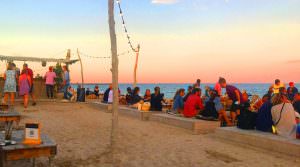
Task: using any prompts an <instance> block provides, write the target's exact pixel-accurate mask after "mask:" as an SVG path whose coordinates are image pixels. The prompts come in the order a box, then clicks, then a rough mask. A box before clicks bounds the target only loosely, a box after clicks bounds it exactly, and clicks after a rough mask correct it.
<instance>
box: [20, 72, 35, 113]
mask: <svg viewBox="0 0 300 167" xmlns="http://www.w3.org/2000/svg"><path fill="white" fill-rule="evenodd" d="M31 86H32V80H31V77H30V76H29V75H28V72H27V70H22V73H21V75H20V77H19V94H20V96H23V98H24V108H27V106H28V98H29V94H30V88H31Z"/></svg>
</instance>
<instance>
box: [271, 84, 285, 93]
mask: <svg viewBox="0 0 300 167" xmlns="http://www.w3.org/2000/svg"><path fill="white" fill-rule="evenodd" d="M284 87H285V86H284V84H283V83H280V84H279V85H276V84H274V85H273V93H274V94H277V93H279V89H280V88H284Z"/></svg>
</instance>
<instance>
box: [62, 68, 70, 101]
mask: <svg viewBox="0 0 300 167" xmlns="http://www.w3.org/2000/svg"><path fill="white" fill-rule="evenodd" d="M63 73H64V75H63V91H64V99H67V100H68V89H69V87H70V72H69V69H68V67H67V66H63Z"/></svg>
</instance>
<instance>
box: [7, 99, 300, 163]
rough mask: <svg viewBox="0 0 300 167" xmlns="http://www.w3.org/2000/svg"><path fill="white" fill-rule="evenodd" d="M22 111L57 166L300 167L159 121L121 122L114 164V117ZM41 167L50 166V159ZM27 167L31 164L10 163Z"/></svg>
mask: <svg viewBox="0 0 300 167" xmlns="http://www.w3.org/2000/svg"><path fill="white" fill-rule="evenodd" d="M16 109H17V110H18V111H22V112H21V114H22V116H23V118H22V121H21V125H22V124H24V122H28V121H31V120H34V121H39V122H40V123H41V125H42V133H45V134H47V135H49V136H50V137H51V138H52V139H53V140H55V141H56V143H57V144H58V155H57V156H56V158H55V160H54V166H57V167H94V166H95V167H102V166H103V167H105V166H107V167H110V166H121V167H123V166H124V167H177V166H178V167H200V166H201V167H202V166H210V167H214V166H216V167H219V166H222V167H227V166H262V167H266V166H275V167H279V166H289V167H292V166H297V165H298V166H300V160H299V159H296V158H295V157H288V156H285V155H280V154H276V153H269V152H267V151H264V150H260V149H255V148H252V147H244V146H241V145H236V144H235V143H228V142H225V141H221V140H217V139H214V138H213V137H212V136H211V135H209V134H208V135H192V134H191V133H190V132H189V131H187V130H184V129H181V128H176V127H171V126H168V125H164V124H160V123H156V122H143V121H140V120H138V119H135V118H131V117H124V116H122V115H121V116H120V117H119V134H120V135H119V141H118V147H117V152H118V153H117V155H116V156H115V157H114V158H115V159H114V160H115V161H114V162H116V163H115V164H114V165H113V164H112V157H111V156H110V155H111V154H110V149H109V143H110V130H111V129H110V128H111V114H109V113H105V112H103V111H100V110H98V109H95V108H93V107H91V106H89V105H88V104H77V103H53V102H52V103H49V102H48V103H46V102H43V103H39V104H38V105H37V106H36V107H30V108H29V111H28V112H26V113H24V112H23V109H22V107H21V106H17V107H16ZM36 162H37V166H38V167H39V166H40V167H42V166H46V165H47V159H46V158H39V159H37V161H36ZM10 165H11V166H13V167H21V166H29V165H30V163H29V162H28V161H18V162H13V163H10Z"/></svg>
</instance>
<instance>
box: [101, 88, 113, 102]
mask: <svg viewBox="0 0 300 167" xmlns="http://www.w3.org/2000/svg"><path fill="white" fill-rule="evenodd" d="M112 88H113V86H112V84H109V86H108V88H107V89H106V90H105V92H104V95H103V103H108V98H109V92H110V91H111V90H112Z"/></svg>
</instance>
